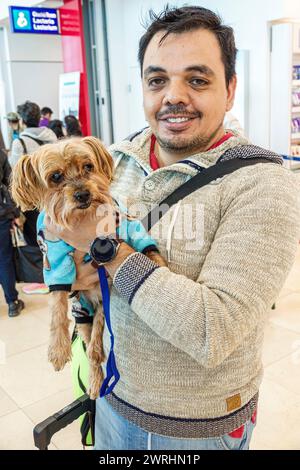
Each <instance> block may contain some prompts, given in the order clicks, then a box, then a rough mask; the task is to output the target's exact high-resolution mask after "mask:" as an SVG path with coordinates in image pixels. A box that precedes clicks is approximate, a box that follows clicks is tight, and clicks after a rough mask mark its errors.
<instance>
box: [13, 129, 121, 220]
mask: <svg viewBox="0 0 300 470" xmlns="http://www.w3.org/2000/svg"><path fill="white" fill-rule="evenodd" d="M112 174H113V160H112V157H111V156H110V154H109V153H108V152H107V150H106V149H105V148H104V146H103V145H102V143H101V142H100V140H98V139H97V138H95V137H85V138H83V139H78V138H73V139H69V140H62V141H60V142H57V143H55V144H48V145H44V146H42V147H40V148H39V149H38V150H37V151H36V152H34V153H33V154H32V155H24V156H23V157H22V158H21V159H20V160H19V161H18V163H17V164H16V166H15V167H14V169H13V174H12V185H11V190H12V196H13V199H14V200H15V202H16V203H17V204H18V205H19V206H20V207H21V209H22V210H32V209H34V208H37V209H38V210H40V211H41V210H45V212H46V213H47V214H48V215H49V216H50V218H51V219H52V220H53V221H54V222H55V223H57V224H59V225H61V226H62V227H71V226H74V223H76V222H77V221H79V219H80V218H81V217H82V216H83V215H86V214H87V211H90V212H92V213H94V214H95V213H96V210H97V208H98V207H99V205H100V204H104V203H110V202H111V197H110V195H109V186H110V183H111V180H112Z"/></svg>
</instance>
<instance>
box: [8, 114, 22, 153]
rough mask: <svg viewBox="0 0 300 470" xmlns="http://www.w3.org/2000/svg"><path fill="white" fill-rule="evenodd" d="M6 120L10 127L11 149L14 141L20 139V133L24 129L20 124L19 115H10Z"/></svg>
mask: <svg viewBox="0 0 300 470" xmlns="http://www.w3.org/2000/svg"><path fill="white" fill-rule="evenodd" d="M6 119H7V122H8V126H9V148H11V146H12V143H13V141H14V140H15V139H18V137H19V135H20V132H21V131H22V127H21V124H20V117H19V115H18V114H17V113H14V112H10V113H8V114H7V116H6Z"/></svg>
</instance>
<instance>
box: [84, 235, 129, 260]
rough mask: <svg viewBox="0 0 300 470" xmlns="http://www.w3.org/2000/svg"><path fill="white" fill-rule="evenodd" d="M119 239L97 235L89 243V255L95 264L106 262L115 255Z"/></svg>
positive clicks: (119, 242)
mask: <svg viewBox="0 0 300 470" xmlns="http://www.w3.org/2000/svg"><path fill="white" fill-rule="evenodd" d="M121 241H122V240H116V239H115V238H109V237H97V238H95V240H94V241H93V242H92V244H91V248H90V253H89V255H90V257H91V258H92V260H93V261H94V262H95V263H96V264H97V266H101V265H102V264H105V263H108V262H109V261H112V260H113V259H114V258H115V257H116V256H117V253H118V249H119V247H120V244H121Z"/></svg>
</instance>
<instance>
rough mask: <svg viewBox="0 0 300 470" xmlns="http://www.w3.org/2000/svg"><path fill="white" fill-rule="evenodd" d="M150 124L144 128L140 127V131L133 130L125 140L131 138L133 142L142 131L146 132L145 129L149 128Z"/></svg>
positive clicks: (130, 140)
mask: <svg viewBox="0 0 300 470" xmlns="http://www.w3.org/2000/svg"><path fill="white" fill-rule="evenodd" d="M148 127H149V126H146V127H143V129H140V130H139V131H136V132H133V133H132V134H130V135H129V136H127V137H126V139H124V140H129V142H132V141H133V139H134V138H135V137H137V136H138V135H140V134H141V133H142V132H144V130H145V129H148Z"/></svg>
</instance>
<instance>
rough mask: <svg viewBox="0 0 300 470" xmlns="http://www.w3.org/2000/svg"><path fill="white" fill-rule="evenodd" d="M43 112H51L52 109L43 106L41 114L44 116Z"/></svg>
mask: <svg viewBox="0 0 300 470" xmlns="http://www.w3.org/2000/svg"><path fill="white" fill-rule="evenodd" d="M45 114H53V111H52V109H51V108H48V107H47V106H45V107H44V108H42V109H41V115H42V116H45Z"/></svg>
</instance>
